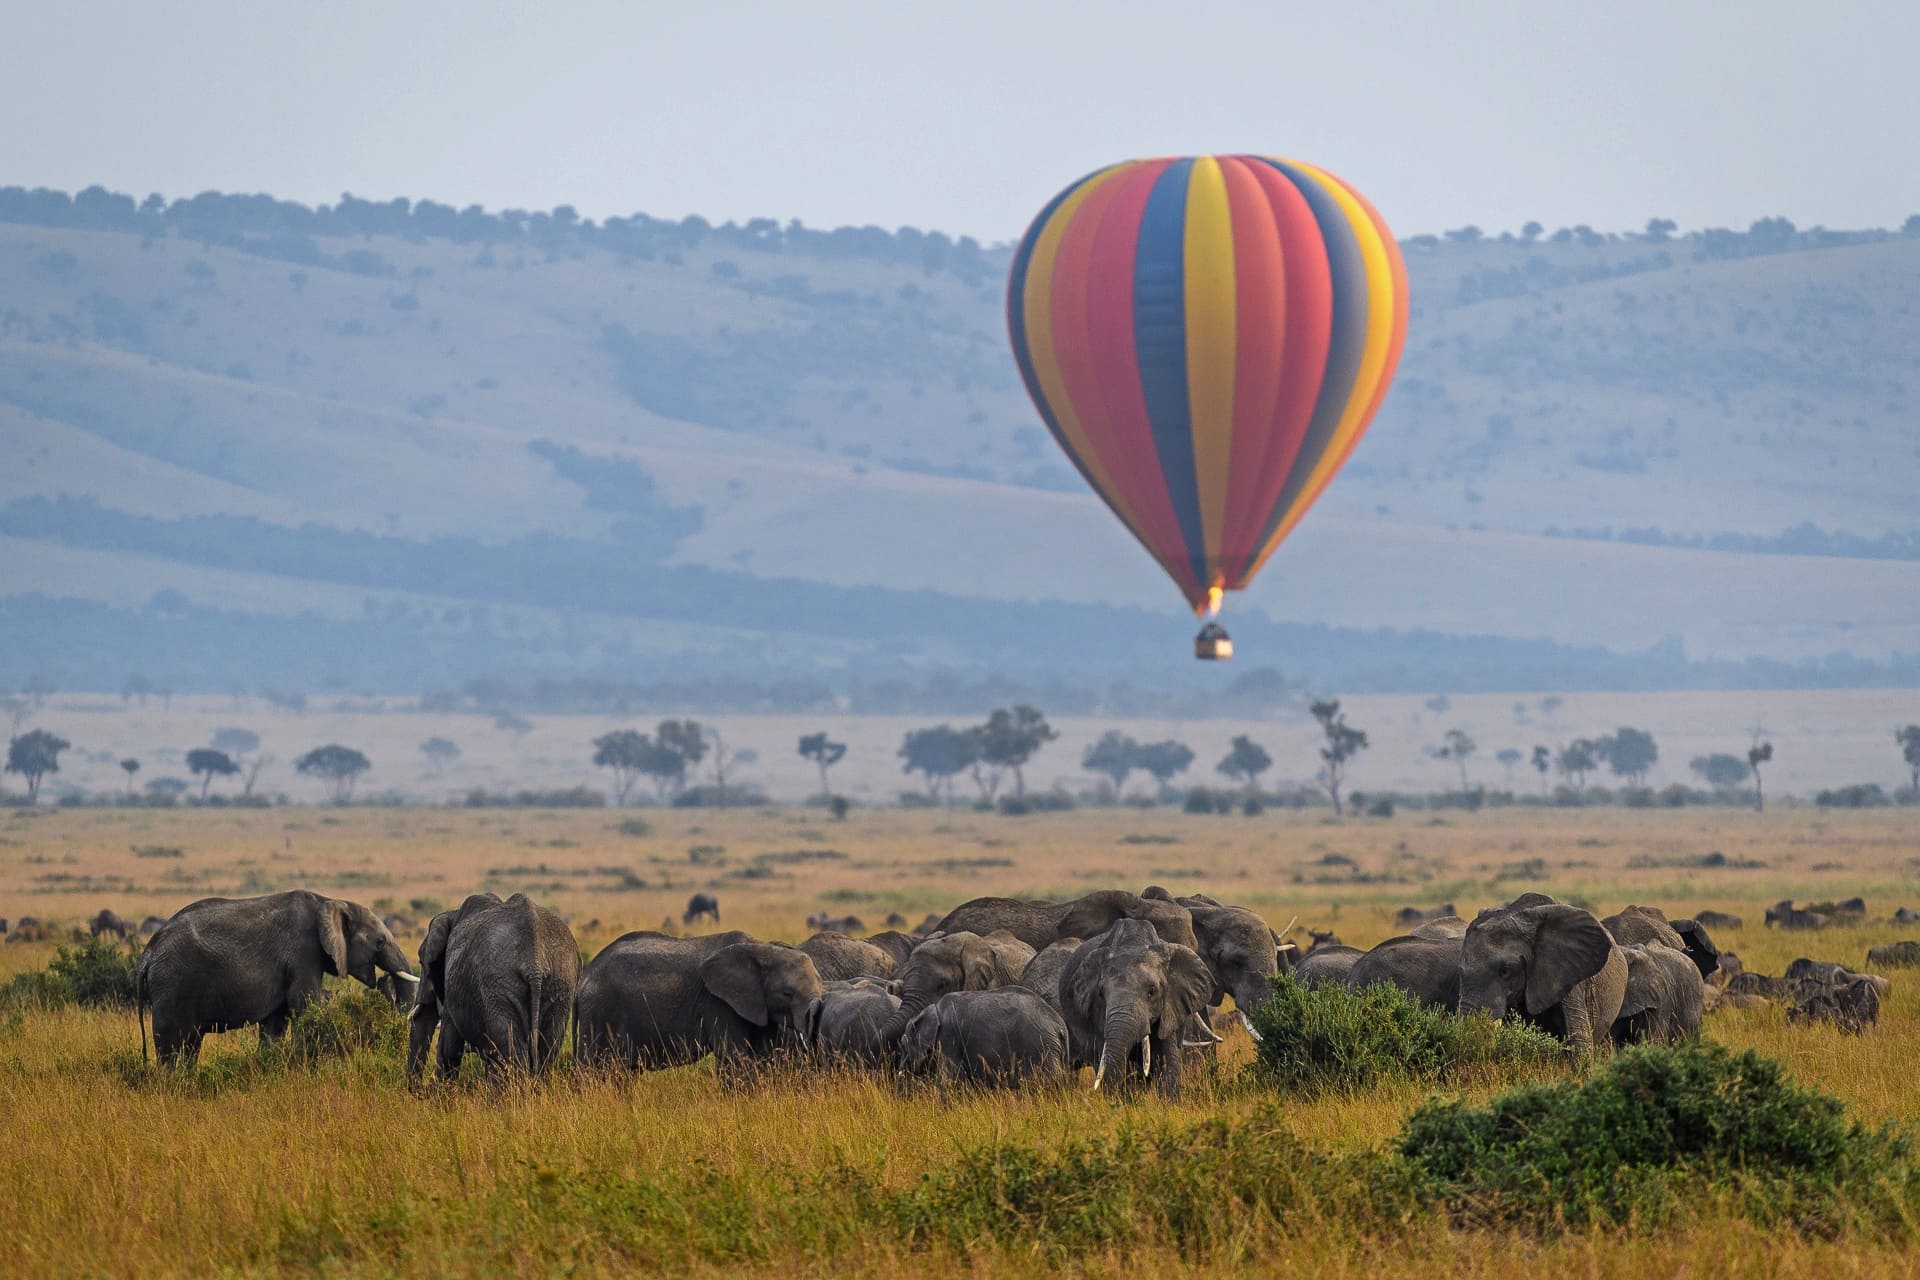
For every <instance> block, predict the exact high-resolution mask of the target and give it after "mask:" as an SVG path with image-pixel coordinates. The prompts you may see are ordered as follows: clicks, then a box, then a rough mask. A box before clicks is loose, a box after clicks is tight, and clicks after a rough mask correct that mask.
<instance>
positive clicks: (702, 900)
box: [680, 893, 720, 924]
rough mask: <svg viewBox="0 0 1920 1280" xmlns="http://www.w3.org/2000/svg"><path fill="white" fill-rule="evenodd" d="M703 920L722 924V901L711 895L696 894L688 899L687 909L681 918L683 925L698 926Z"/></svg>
mask: <svg viewBox="0 0 1920 1280" xmlns="http://www.w3.org/2000/svg"><path fill="white" fill-rule="evenodd" d="M701 920H712V921H713V922H714V923H715V924H719V923H720V899H718V898H716V897H714V896H713V895H712V894H710V893H696V894H694V895H693V896H692V897H691V898H688V899H687V909H686V911H685V912H684V913H682V915H681V916H680V923H682V924H696V923H698V922H699V921H701Z"/></svg>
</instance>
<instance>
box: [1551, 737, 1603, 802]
mask: <svg viewBox="0 0 1920 1280" xmlns="http://www.w3.org/2000/svg"><path fill="white" fill-rule="evenodd" d="M1599 764H1600V760H1599V753H1598V752H1596V751H1595V750H1594V745H1593V740H1592V739H1591V738H1575V739H1574V740H1573V741H1572V742H1569V743H1568V744H1567V745H1566V746H1564V747H1562V748H1560V755H1559V758H1558V759H1556V760H1555V761H1554V765H1555V767H1556V768H1558V769H1559V770H1560V772H1561V773H1562V774H1564V775H1565V776H1566V778H1567V780H1568V782H1569V783H1571V784H1572V786H1573V789H1574V790H1575V791H1585V790H1586V789H1587V775H1588V774H1589V773H1592V772H1593V771H1594V770H1595V769H1596V768H1598V767H1599Z"/></svg>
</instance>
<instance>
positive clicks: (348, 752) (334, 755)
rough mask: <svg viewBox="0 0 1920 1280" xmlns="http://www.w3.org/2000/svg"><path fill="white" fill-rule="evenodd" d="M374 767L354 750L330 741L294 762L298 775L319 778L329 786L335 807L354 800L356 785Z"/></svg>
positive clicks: (329, 793) (328, 790) (329, 794)
mask: <svg viewBox="0 0 1920 1280" xmlns="http://www.w3.org/2000/svg"><path fill="white" fill-rule="evenodd" d="M371 768H373V762H372V761H370V760H368V759H367V758H366V756H364V755H362V754H361V753H360V752H358V751H356V750H354V749H353V748H352V747H343V746H341V745H340V744H339V743H337V742H329V743H328V744H327V745H326V746H324V747H315V748H314V749H313V750H311V751H309V752H307V754H305V755H303V756H301V757H300V758H299V759H298V760H295V761H294V762H293V771H294V772H295V773H301V774H305V775H307V776H308V777H311V778H318V779H320V780H321V781H322V782H324V783H325V784H326V786H327V795H328V797H329V798H331V799H332V801H333V802H334V803H335V804H345V803H347V801H349V800H351V799H353V786H354V783H356V782H358V781H359V780H360V775H361V774H363V773H365V772H366V771H367V770H369V769H371Z"/></svg>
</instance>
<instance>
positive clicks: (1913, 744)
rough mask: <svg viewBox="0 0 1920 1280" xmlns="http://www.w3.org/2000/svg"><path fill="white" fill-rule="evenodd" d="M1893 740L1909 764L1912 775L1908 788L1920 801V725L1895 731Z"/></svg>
mask: <svg viewBox="0 0 1920 1280" xmlns="http://www.w3.org/2000/svg"><path fill="white" fill-rule="evenodd" d="M1893 740H1894V742H1895V743H1896V744H1898V746H1899V748H1900V756H1901V758H1902V759H1904V760H1905V761H1906V762H1907V770H1908V772H1909V773H1910V774H1911V775H1912V780H1911V781H1910V782H1909V783H1908V786H1909V787H1911V788H1912V790H1913V797H1914V799H1915V800H1920V724H1910V725H1907V726H1905V727H1904V728H1900V729H1895V730H1894V731H1893Z"/></svg>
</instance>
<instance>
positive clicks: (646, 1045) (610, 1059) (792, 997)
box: [574, 930, 824, 1071]
mask: <svg viewBox="0 0 1920 1280" xmlns="http://www.w3.org/2000/svg"><path fill="white" fill-rule="evenodd" d="M823 990H824V988H823V987H822V986H821V982H820V971H819V970H818V969H815V968H814V966H813V959H812V957H810V956H808V955H807V953H806V952H804V951H801V950H799V949H798V948H795V947H786V946H781V945H779V944H777V943H770V942H758V941H755V940H754V939H753V938H752V937H750V936H748V935H747V934H744V933H741V932H739V931H738V930H733V931H731V932H728V933H717V934H709V935H707V936H706V937H700V938H669V937H666V936H664V935H662V934H658V933H629V934H625V935H623V936H621V937H619V938H615V939H614V940H613V941H612V942H609V943H608V944H607V945H606V947H605V948H603V949H602V950H601V952H600V954H599V955H597V956H595V957H594V958H593V961H592V963H590V964H589V965H588V966H587V967H586V971H585V972H584V973H582V974H581V975H580V989H579V993H578V994H577V995H576V996H575V997H574V1038H575V1049H574V1052H575V1054H576V1055H577V1056H578V1058H579V1059H580V1061H581V1062H582V1063H583V1064H585V1065H589V1066H592V1065H599V1064H607V1065H616V1064H617V1065H624V1066H626V1067H628V1068H630V1069H637V1068H652V1067H672V1066H682V1065H685V1064H686V1063H690V1062H697V1061H699V1060H700V1059H701V1058H703V1057H705V1056H706V1055H707V1054H709V1053H711V1054H712V1055H713V1056H714V1060H715V1061H716V1063H718V1064H719V1066H720V1067H721V1069H722V1070H723V1071H728V1070H731V1069H733V1068H734V1067H736V1066H737V1065H739V1064H742V1063H748V1062H751V1061H753V1060H756V1059H764V1058H768V1057H771V1056H772V1055H773V1054H774V1053H775V1052H776V1051H778V1050H779V1049H780V1048H782V1047H783V1046H785V1045H788V1044H790V1043H793V1042H794V1041H795V1040H796V1039H797V1036H798V1033H799V1031H800V1028H801V1027H802V1026H803V1025H804V1024H805V1022H806V1016H807V1006H809V1005H811V1004H812V1003H813V1002H814V1001H815V1000H817V999H819V998H820V995H821V993H822V991H823Z"/></svg>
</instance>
